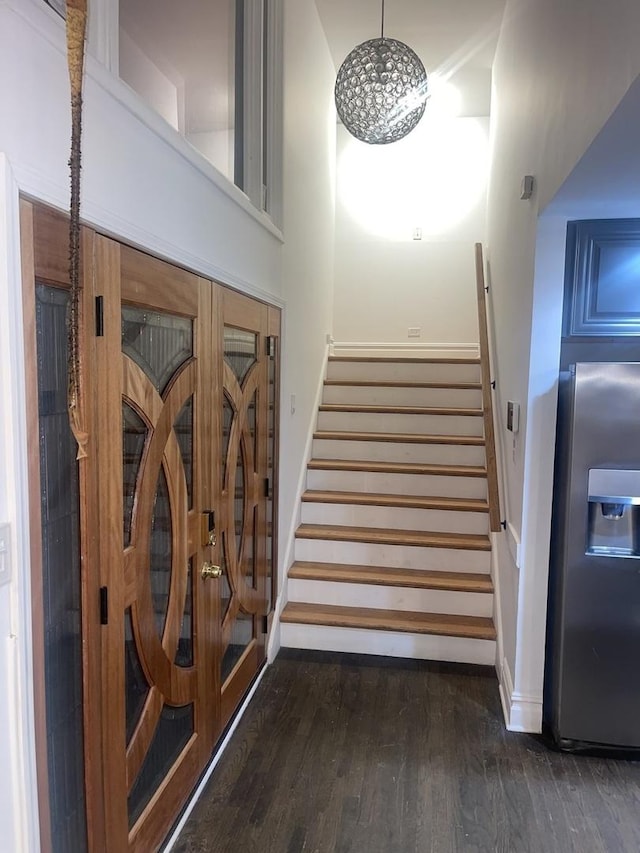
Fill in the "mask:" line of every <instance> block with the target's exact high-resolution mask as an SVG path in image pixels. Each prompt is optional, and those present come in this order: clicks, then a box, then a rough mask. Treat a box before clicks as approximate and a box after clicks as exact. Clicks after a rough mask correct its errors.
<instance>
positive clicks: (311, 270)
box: [271, 0, 335, 654]
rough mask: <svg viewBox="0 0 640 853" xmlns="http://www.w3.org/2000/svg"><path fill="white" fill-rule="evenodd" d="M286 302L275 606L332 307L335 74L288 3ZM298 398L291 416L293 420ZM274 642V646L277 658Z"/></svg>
mask: <svg viewBox="0 0 640 853" xmlns="http://www.w3.org/2000/svg"><path fill="white" fill-rule="evenodd" d="M284 16H285V18H284V20H285V34H284V35H285V54H284V80H285V101H284V139H285V147H284V233H285V245H284V252H283V282H284V296H285V298H286V305H287V307H286V311H285V318H284V319H285V341H284V351H283V353H282V363H283V373H282V389H281V392H282V408H281V424H280V430H281V449H280V524H279V542H280V589H281V592H282V595H281V598H280V605H282V604H283V603H284V600H285V597H286V588H285V583H286V575H285V573H286V571H287V569H288V568H289V565H290V562H291V560H292V551H291V547H292V544H293V532H294V529H295V526H296V520H297V516H298V511H299V506H300V492H301V488H302V485H303V482H304V480H303V479H301V477H302V478H304V476H305V474H306V468H305V466H304V463H305V462H306V457H307V454H308V452H309V450H310V438H311V432H312V430H313V428H314V426H315V418H316V407H317V403H318V400H317V395H318V391H319V388H320V382H321V379H322V377H323V371H324V365H325V358H326V353H327V335H328V334H329V333H330V332H331V312H332V307H333V239H334V211H335V201H334V186H335V181H334V164H335V112H334V108H333V100H332V98H333V84H334V71H333V64H332V62H331V57H330V55H329V49H328V47H327V43H326V40H325V37H324V32H323V30H322V28H321V26H320V21H319V18H318V13H317V11H316V7H315V3H314V2H313V0H285V4H284ZM291 395H295V413H293V414H292V412H291ZM278 645H279V638H278V637H275V638H274V643H273V644H272V647H271V653H272V654H273V653H275V651H276V650H277V648H278Z"/></svg>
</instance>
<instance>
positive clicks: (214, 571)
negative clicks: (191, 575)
mask: <svg viewBox="0 0 640 853" xmlns="http://www.w3.org/2000/svg"><path fill="white" fill-rule="evenodd" d="M200 574H201V575H202V577H203V578H204V580H208V579H209V578H221V577H222V575H223V571H222V566H214V564H213V563H203V564H202V569H201V570H200Z"/></svg>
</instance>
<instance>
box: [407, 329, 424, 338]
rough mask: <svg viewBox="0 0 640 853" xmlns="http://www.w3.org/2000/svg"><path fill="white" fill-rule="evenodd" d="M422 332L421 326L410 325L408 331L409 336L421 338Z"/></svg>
mask: <svg viewBox="0 0 640 853" xmlns="http://www.w3.org/2000/svg"><path fill="white" fill-rule="evenodd" d="M421 333H422V329H421V328H420V326H409V329H408V331H407V337H408V338H419V337H420V335H421Z"/></svg>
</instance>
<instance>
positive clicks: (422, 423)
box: [318, 411, 484, 435]
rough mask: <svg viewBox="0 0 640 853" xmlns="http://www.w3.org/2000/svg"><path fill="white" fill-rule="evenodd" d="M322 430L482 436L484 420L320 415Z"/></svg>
mask: <svg viewBox="0 0 640 853" xmlns="http://www.w3.org/2000/svg"><path fill="white" fill-rule="evenodd" d="M318 429H319V430H350V431H352V432H391V433H407V432H408V433H411V434H412V435H416V434H417V435H482V431H483V429H484V424H483V420H482V418H481V417H460V416H459V415H457V416H456V415H404V414H396V413H393V414H382V413H380V412H322V411H321V412H318Z"/></svg>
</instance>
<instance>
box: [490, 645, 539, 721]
mask: <svg viewBox="0 0 640 853" xmlns="http://www.w3.org/2000/svg"><path fill="white" fill-rule="evenodd" d="M498 678H499V681H500V701H501V702H502V712H503V714H504V720H505V724H506V726H507V730H508V731H510V732H528V733H530V734H539V733H540V732H541V731H542V700H541V699H538V698H536V697H533V696H525V695H524V694H523V693H520V692H518V691H516V690H514V689H513V678H512V676H511V670H510V668H509V663H508V661H507V659H506V658H503V659H502V665H501V666H500V668H499V670H498Z"/></svg>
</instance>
